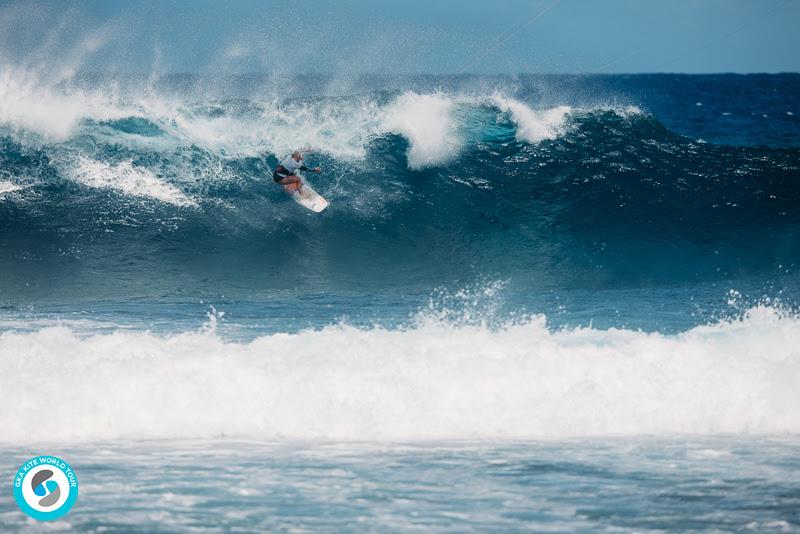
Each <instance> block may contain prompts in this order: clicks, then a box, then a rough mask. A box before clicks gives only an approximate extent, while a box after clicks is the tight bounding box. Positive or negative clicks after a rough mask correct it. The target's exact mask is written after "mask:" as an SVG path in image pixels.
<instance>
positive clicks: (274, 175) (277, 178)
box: [272, 171, 289, 182]
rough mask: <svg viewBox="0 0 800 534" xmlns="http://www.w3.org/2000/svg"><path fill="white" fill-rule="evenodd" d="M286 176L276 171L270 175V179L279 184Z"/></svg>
mask: <svg viewBox="0 0 800 534" xmlns="http://www.w3.org/2000/svg"><path fill="white" fill-rule="evenodd" d="M287 176H289V175H288V174H283V173H280V172H278V171H275V172H273V173H272V179H273V180H275V181H276V182H280V181H281V180H283V179H284V178H286V177H287Z"/></svg>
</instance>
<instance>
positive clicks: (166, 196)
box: [69, 157, 196, 206]
mask: <svg viewBox="0 0 800 534" xmlns="http://www.w3.org/2000/svg"><path fill="white" fill-rule="evenodd" d="M69 172H70V173H71V174H72V176H73V178H74V179H75V180H76V181H77V182H79V183H81V184H83V185H86V186H89V187H95V188H110V189H115V190H117V191H120V192H122V193H125V194H127V195H131V196H136V197H146V198H152V199H155V200H160V201H161V202H167V203H169V204H173V205H176V206H194V205H196V202H195V201H194V200H192V199H191V198H189V197H187V196H186V195H185V194H183V193H182V192H181V191H180V190H179V189H178V188H177V187H175V186H173V185H170V184H168V183H165V182H163V181H161V180H159V179H158V178H157V177H156V176H155V175H154V174H153V173H152V172H151V171H149V170H148V169H145V168H143V167H138V166H134V165H133V162H132V161H130V160H128V161H122V162H120V163H117V164H108V163H104V162H102V161H95V160H91V159H88V158H84V157H81V158H78V160H77V161H76V162H75V164H74V168H72V169H70V170H69Z"/></svg>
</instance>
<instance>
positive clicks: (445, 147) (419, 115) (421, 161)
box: [382, 91, 461, 169]
mask: <svg viewBox="0 0 800 534" xmlns="http://www.w3.org/2000/svg"><path fill="white" fill-rule="evenodd" d="M452 111H453V100H452V99H450V98H447V97H446V96H444V95H442V94H438V93H434V94H422V95H420V94H417V93H414V92H411V91H409V92H406V93H404V94H402V95H400V96H399V97H398V98H397V99H396V100H395V101H394V103H393V104H392V105H391V106H390V107H389V108H388V110H386V115H385V118H384V119H383V123H382V127H383V128H384V129H385V130H386V131H388V132H391V133H397V134H400V135H402V136H403V137H405V138H406V139H408V141H409V143H410V146H409V149H408V165H409V167H410V168H412V169H419V168H423V167H430V166H433V165H438V164H442V163H445V162H447V161H449V160H451V159H453V158H454V157H455V156H457V155H458V153H459V152H460V150H461V140H460V139H459V138H458V134H457V132H456V129H455V125H454V121H453V117H452Z"/></svg>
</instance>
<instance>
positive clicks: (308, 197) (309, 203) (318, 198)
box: [290, 178, 328, 213]
mask: <svg viewBox="0 0 800 534" xmlns="http://www.w3.org/2000/svg"><path fill="white" fill-rule="evenodd" d="M302 180H303V192H302V193H298V192H297V191H292V192H291V193H290V195H291V197H292V198H293V199H294V201H295V202H297V203H298V204H300V205H301V206H305V207H306V208H308V209H310V210H311V211H314V212H316V213H319V212H321V211H323V210H324V209H325V208H327V207H328V201H327V200H325V199H324V198H322V195H320V194H319V193H317V192H316V191H314V189H312V188H311V186H310V185H308V182H306V179H305V178H303V179H302Z"/></svg>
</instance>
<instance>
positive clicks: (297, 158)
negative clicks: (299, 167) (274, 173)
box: [292, 150, 303, 161]
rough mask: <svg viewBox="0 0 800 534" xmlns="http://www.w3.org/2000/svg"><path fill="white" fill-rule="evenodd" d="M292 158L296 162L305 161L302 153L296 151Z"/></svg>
mask: <svg viewBox="0 0 800 534" xmlns="http://www.w3.org/2000/svg"><path fill="white" fill-rule="evenodd" d="M292 158H294V160H295V161H300V160H301V159H303V155H302V154H301V153H300V151H299V150H295V151H294V152H292Z"/></svg>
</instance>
